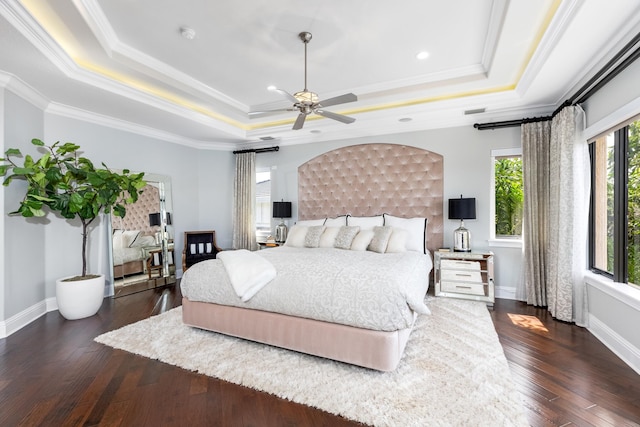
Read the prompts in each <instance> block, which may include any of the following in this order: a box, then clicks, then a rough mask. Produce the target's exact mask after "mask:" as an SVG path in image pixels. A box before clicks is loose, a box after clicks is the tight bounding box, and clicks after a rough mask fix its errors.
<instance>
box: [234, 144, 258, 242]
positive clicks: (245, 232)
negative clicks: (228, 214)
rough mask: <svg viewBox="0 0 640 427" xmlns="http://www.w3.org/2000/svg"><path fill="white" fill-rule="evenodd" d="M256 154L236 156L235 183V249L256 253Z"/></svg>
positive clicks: (239, 154)
mask: <svg viewBox="0 0 640 427" xmlns="http://www.w3.org/2000/svg"><path fill="white" fill-rule="evenodd" d="M255 195H256V153H255V152H251V153H238V154H236V176H235V179H234V181H233V248H234V249H248V250H250V251H254V250H256V249H257V248H258V244H257V243H256V227H255V204H256V197H255Z"/></svg>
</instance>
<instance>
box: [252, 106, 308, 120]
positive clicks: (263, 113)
mask: <svg viewBox="0 0 640 427" xmlns="http://www.w3.org/2000/svg"><path fill="white" fill-rule="evenodd" d="M283 111H298V110H297V109H295V108H277V109H275V110H263V111H249V113H248V114H249V118H250V119H255V118H258V117H264V116H270V115H273V114H278V113H282V112H283Z"/></svg>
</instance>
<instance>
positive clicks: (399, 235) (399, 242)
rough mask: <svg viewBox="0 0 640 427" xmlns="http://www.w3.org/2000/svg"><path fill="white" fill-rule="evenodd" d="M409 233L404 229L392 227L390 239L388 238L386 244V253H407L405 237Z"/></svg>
mask: <svg viewBox="0 0 640 427" xmlns="http://www.w3.org/2000/svg"><path fill="white" fill-rule="evenodd" d="M408 235H409V232H408V231H407V230H405V229H404V228H394V227H392V231H391V237H389V243H387V250H386V252H390V253H397V252H406V251H407V236H408Z"/></svg>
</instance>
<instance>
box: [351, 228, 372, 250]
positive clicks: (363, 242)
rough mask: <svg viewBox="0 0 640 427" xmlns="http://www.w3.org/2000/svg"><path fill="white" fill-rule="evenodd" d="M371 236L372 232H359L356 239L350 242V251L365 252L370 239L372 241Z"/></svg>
mask: <svg viewBox="0 0 640 427" xmlns="http://www.w3.org/2000/svg"><path fill="white" fill-rule="evenodd" d="M373 234H374V233H373V230H360V232H359V233H358V234H356V237H354V238H353V242H351V250H352V251H366V250H367V246H369V243H371V239H373Z"/></svg>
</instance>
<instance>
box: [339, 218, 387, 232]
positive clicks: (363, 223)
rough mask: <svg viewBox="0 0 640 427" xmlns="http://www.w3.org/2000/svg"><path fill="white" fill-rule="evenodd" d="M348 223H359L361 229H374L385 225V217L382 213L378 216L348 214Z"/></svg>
mask: <svg viewBox="0 0 640 427" xmlns="http://www.w3.org/2000/svg"><path fill="white" fill-rule="evenodd" d="M347 225H351V226H353V225H357V226H359V227H360V230H373V227H375V226H380V227H382V226H383V225H384V217H383V216H382V215H376V216H351V215H348V216H347Z"/></svg>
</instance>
